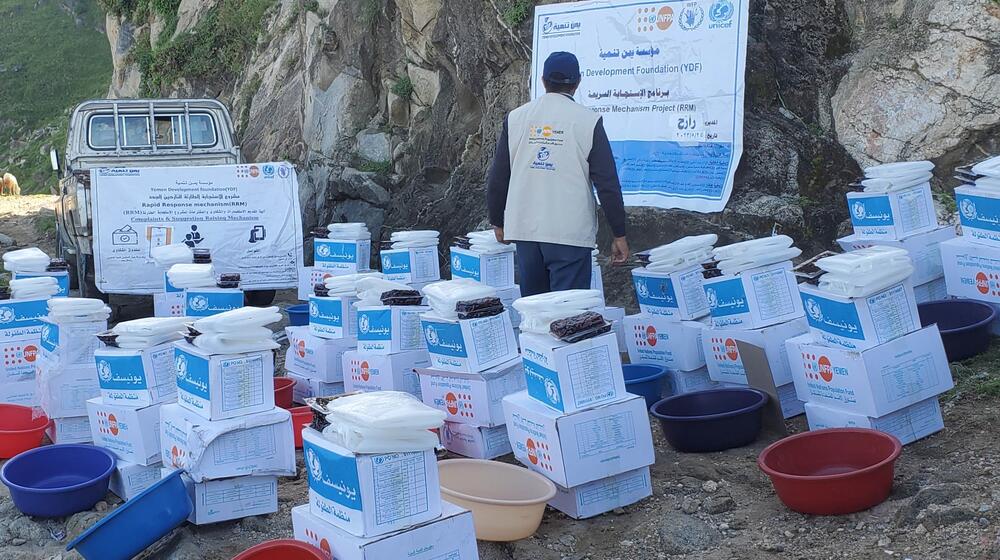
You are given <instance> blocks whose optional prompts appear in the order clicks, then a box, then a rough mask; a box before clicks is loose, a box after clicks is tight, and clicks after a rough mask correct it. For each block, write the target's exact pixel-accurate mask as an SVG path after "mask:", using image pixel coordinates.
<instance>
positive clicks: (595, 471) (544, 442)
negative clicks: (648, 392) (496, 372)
mask: <svg viewBox="0 0 1000 560" xmlns="http://www.w3.org/2000/svg"><path fill="white" fill-rule="evenodd" d="M503 409H504V417H505V418H506V420H507V434H508V435H509V436H510V442H511V446H512V447H513V449H514V456H515V457H516V458H517V460H518V461H520V462H521V463H522V464H523V465H524V466H526V467H528V468H529V469H531V470H533V471H535V472H537V473H540V474H542V475H544V476H545V477H546V478H548V479H549V480H551V481H552V482H555V483H556V484H558V485H560V486H563V487H565V488H570V487H573V486H579V485H581V484H586V483H588V482H591V481H594V480H598V479H601V478H607V477H609V476H613V475H616V474H621V473H623V472H627V471H631V470H635V469H639V468H642V467H646V466H649V465H651V464H653V461H654V460H655V457H654V455H653V434H652V432H651V431H650V427H649V415H648V412H647V410H646V401H645V399H643V398H642V397H638V396H635V395H629V398H627V399H625V400H621V401H618V402H614V403H609V404H604V405H599V406H595V407H593V408H588V409H586V410H579V411H577V412H573V413H569V414H564V413H562V412H559V411H557V410H553V409H552V408H549V407H547V406H545V405H543V404H542V403H540V402H538V401H536V400H535V399H533V398H531V397H530V396H528V393H527V392H520V393H514V394H513V395H509V396H507V397H505V398H504V400H503Z"/></svg>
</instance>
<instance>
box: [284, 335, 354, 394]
mask: <svg viewBox="0 0 1000 560" xmlns="http://www.w3.org/2000/svg"><path fill="white" fill-rule="evenodd" d="M285 334H286V335H287V336H288V350H286V351H285V369H287V370H288V371H290V372H292V373H295V374H298V375H301V376H304V377H309V378H311V379H318V380H320V381H324V382H327V383H335V382H343V381H344V360H343V358H344V352H347V351H348V350H353V349H354V348H355V343H354V341H353V340H349V339H342V338H341V339H337V338H321V337H318V336H315V335H313V334H312V333H310V332H309V327H306V326H302V327H285Z"/></svg>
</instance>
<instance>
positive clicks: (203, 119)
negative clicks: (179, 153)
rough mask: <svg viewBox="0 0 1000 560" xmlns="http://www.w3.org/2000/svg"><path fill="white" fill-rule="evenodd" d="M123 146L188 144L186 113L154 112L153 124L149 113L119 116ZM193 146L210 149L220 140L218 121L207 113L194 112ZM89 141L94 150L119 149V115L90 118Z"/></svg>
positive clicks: (139, 147)
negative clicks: (216, 126)
mask: <svg viewBox="0 0 1000 560" xmlns="http://www.w3.org/2000/svg"><path fill="white" fill-rule="evenodd" d="M118 119H119V126H118V131H119V137H120V143H121V147H122V148H125V149H131V150H141V149H151V148H152V147H153V145H154V142H155V145H156V147H157V148H183V147H186V146H187V134H188V131H187V130H185V126H184V125H185V123H184V115H183V114H163V115H158V114H154V116H153V123H152V127H150V122H149V116H148V115H119V116H118ZM190 135H191V146H192V147H195V148H209V147H211V146H214V145H215V143H216V141H217V139H216V134H215V122H214V120H213V119H212V116H211V115H210V114H207V113H191V130H190ZM87 143H88V144H89V145H90V147H91V149H94V150H113V149H115V117H114V115H110V114H96V115H92V116H91V117H90V119H89V120H88V121H87Z"/></svg>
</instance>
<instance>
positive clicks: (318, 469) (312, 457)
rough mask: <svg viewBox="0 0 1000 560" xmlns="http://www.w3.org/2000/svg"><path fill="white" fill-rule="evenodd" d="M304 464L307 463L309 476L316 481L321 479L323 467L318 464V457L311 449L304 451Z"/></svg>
mask: <svg viewBox="0 0 1000 560" xmlns="http://www.w3.org/2000/svg"><path fill="white" fill-rule="evenodd" d="M306 462H307V463H309V474H311V475H312V477H313V478H315V479H316V480H320V479H322V478H323V466H322V465H321V464H320V462H319V456H318V455H316V452H315V451H313V450H312V449H309V450H308V451H306Z"/></svg>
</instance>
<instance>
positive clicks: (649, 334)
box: [646, 325, 656, 346]
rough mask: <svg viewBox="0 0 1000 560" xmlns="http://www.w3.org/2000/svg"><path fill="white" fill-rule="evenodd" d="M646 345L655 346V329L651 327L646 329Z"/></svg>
mask: <svg viewBox="0 0 1000 560" xmlns="http://www.w3.org/2000/svg"><path fill="white" fill-rule="evenodd" d="M646 344H649V345H650V346H656V328H655V327H653V325H649V326H648V327H646Z"/></svg>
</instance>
